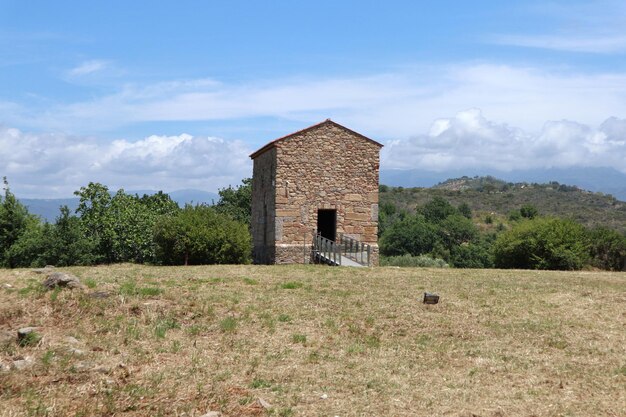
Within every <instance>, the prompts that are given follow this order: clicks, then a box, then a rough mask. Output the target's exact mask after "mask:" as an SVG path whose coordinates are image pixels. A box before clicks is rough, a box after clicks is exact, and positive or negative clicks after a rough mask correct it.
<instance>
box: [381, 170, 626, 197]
mask: <svg viewBox="0 0 626 417" xmlns="http://www.w3.org/2000/svg"><path fill="white" fill-rule="evenodd" d="M463 176H468V177H474V176H479V177H484V176H493V177H496V178H499V179H501V180H503V181H507V182H528V183H538V184H543V183H549V182H551V181H557V182H559V183H561V184H567V185H571V186H574V185H575V186H578V187H579V188H582V189H584V190H588V191H594V192H602V193H604V194H611V195H612V196H614V197H615V198H617V199H619V200H622V201H626V174H624V173H622V172H620V171H618V170H616V169H613V168H549V169H535V170H515V171H508V172H507V171H496V170H489V171H488V170H449V171H444V172H434V171H426V170H420V169H411V170H382V171H381V173H380V183H381V184H385V185H390V186H395V187H432V186H434V185H436V184H438V183H441V182H444V181H446V180H447V179H449V178H461V177H463Z"/></svg>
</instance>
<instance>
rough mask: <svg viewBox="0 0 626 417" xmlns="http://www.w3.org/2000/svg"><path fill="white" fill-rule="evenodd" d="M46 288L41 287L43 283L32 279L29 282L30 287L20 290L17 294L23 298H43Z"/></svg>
mask: <svg viewBox="0 0 626 417" xmlns="http://www.w3.org/2000/svg"><path fill="white" fill-rule="evenodd" d="M45 292H46V288H45V287H44V286H43V285H41V283H40V282H39V281H37V280H35V279H31V280H29V281H28V285H26V287H24V288H20V289H19V291H18V292H17V293H18V294H19V295H21V296H23V297H27V296H29V295H31V294H32V295H35V296H41V295H42V294H45Z"/></svg>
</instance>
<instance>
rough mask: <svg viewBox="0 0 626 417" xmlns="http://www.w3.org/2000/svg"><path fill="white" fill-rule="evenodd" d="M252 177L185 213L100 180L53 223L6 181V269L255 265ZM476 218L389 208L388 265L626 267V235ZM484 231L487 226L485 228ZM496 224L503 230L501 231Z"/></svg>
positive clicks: (518, 213) (1, 251) (453, 209)
mask: <svg viewBox="0 0 626 417" xmlns="http://www.w3.org/2000/svg"><path fill="white" fill-rule="evenodd" d="M251 185H252V180H251V179H249V178H248V179H244V180H243V181H242V184H241V185H240V186H238V187H230V186H229V187H228V188H225V189H222V190H220V191H219V195H220V199H219V201H218V202H217V203H216V204H214V205H211V206H209V205H195V206H194V205H190V204H187V205H185V206H184V207H182V208H181V207H179V206H178V205H177V203H176V202H174V201H173V200H172V199H171V198H170V197H169V195H167V194H165V193H163V192H158V193H156V194H153V195H143V196H138V195H131V194H128V193H126V192H124V190H119V191H117V192H116V193H114V194H113V193H111V192H110V191H109V189H108V188H107V187H106V186H105V185H102V184H99V183H89V184H88V185H87V186H85V187H81V188H80V189H79V190H77V191H76V192H75V195H76V196H78V197H79V204H78V208H77V209H76V211H75V213H71V212H70V210H69V209H68V208H67V207H66V206H64V207H61V208H60V211H59V215H58V217H57V218H56V221H55V222H54V223H48V222H45V221H42V220H41V219H39V218H38V217H36V216H34V215H32V214H30V213H29V212H28V210H27V208H26V207H25V206H23V205H22V204H21V203H20V202H19V201H18V200H17V199H16V197H15V196H14V195H13V194H12V193H11V191H10V189H9V185H8V183H7V181H6V178H5V179H4V196H3V197H2V196H0V266H2V267H11V268H15V267H33V266H44V265H57V266H69V265H94V264H102V263H119V262H134V263H150V264H156V265H193V264H226V263H231V264H232V263H249V262H250V261H251V249H252V248H251V236H250V214H251V210H250V208H251V203H252V200H251V198H252V192H251V191H252V190H251ZM493 222H494V219H493V218H492V216H491V215H490V214H487V215H486V216H485V217H484V218H483V219H480V220H479V219H478V218H477V217H476V216H475V215H474V213H472V210H471V208H470V207H469V205H468V204H466V203H461V204H459V205H458V206H454V205H452V204H451V203H450V202H449V201H447V200H446V199H445V198H443V197H440V196H435V197H434V198H432V199H431V200H430V201H428V202H426V203H424V204H422V205H419V206H417V208H416V209H415V210H412V211H409V210H406V209H400V208H398V207H397V206H396V205H394V204H393V203H390V202H386V203H382V204H381V206H380V210H379V246H380V252H381V264H383V265H385V264H387V265H416V266H417V265H425V266H441V265H449V266H452V267H457V268H494V267H497V268H520V269H560V270H578V269H582V268H586V267H595V268H599V269H605V270H613V271H623V270H626V236H625V235H624V234H622V233H620V232H617V231H615V230H612V229H609V228H606V227H594V228H586V227H584V226H583V225H581V224H580V223H578V222H576V221H574V220H571V219H566V218H559V217H553V216H542V215H541V214H540V213H539V211H538V210H537V208H536V207H534V206H533V205H532V204H525V205H522V206H521V207H520V208H519V209H516V210H514V211H512V212H510V213H509V215H508V222H507V224H504V223H498V224H497V226H496V227H488V228H485V227H483V226H486V225H492V223H493ZM479 226H481V227H479ZM494 226H495V225H494Z"/></svg>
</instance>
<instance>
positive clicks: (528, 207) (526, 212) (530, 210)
mask: <svg viewBox="0 0 626 417" xmlns="http://www.w3.org/2000/svg"><path fill="white" fill-rule="evenodd" d="M519 214H520V215H521V216H522V217H523V218H525V219H534V218H535V217H537V216H538V215H539V210H537V207H535V206H533V205H532V204H524V205H523V206H522V207H520V209H519Z"/></svg>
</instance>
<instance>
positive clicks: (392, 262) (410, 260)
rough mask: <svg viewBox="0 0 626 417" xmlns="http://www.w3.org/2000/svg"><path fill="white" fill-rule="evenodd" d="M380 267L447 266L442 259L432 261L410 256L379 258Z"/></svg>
mask: <svg viewBox="0 0 626 417" xmlns="http://www.w3.org/2000/svg"><path fill="white" fill-rule="evenodd" d="M380 266H401V267H423V268H447V267H448V264H447V263H446V262H445V261H444V260H443V259H434V258H431V257H430V256H428V255H418V256H411V255H409V254H405V255H401V256H381V257H380Z"/></svg>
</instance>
